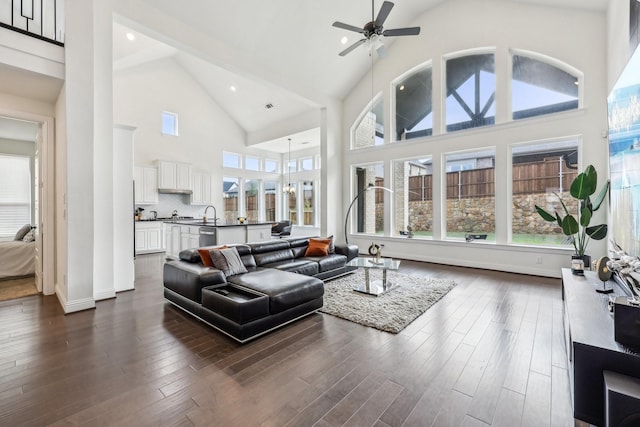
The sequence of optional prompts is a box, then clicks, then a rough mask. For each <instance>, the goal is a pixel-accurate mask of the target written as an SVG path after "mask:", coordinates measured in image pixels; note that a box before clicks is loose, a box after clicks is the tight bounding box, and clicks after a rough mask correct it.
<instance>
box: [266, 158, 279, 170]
mask: <svg viewBox="0 0 640 427" xmlns="http://www.w3.org/2000/svg"><path fill="white" fill-rule="evenodd" d="M264 171H265V172H269V173H278V161H277V160H271V159H265V161H264Z"/></svg>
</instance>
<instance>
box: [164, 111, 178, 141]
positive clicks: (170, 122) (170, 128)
mask: <svg viewBox="0 0 640 427" xmlns="http://www.w3.org/2000/svg"><path fill="white" fill-rule="evenodd" d="M162 134H163V135H170V136H178V115H177V114H176V113H170V112H169V111H163V112H162Z"/></svg>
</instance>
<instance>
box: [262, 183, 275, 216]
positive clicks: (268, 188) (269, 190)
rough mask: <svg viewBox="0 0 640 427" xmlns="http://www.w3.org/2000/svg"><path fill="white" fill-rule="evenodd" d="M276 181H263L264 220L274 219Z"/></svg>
mask: <svg viewBox="0 0 640 427" xmlns="http://www.w3.org/2000/svg"><path fill="white" fill-rule="evenodd" d="M277 188H278V182H277V181H265V182H264V219H265V221H275V220H276V191H277Z"/></svg>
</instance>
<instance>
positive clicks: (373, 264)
mask: <svg viewBox="0 0 640 427" xmlns="http://www.w3.org/2000/svg"><path fill="white" fill-rule="evenodd" d="M347 266H349V267H358V268H363V269H364V283H363V284H362V285H359V286H358V287H357V288H355V289H354V291H356V292H361V293H363V294H369V295H375V296H378V295H382V294H384V293H385V292H389V291H390V290H391V289H395V288H397V287H398V284H395V283H391V282H388V281H387V270H397V269H398V267H400V261H399V260H394V259H391V258H380V261H377V260H376V259H375V258H364V257H358V258H354V259H352V260H351V261H349V262H348V263H347ZM369 270H382V280H374V281H371V280H370V279H369Z"/></svg>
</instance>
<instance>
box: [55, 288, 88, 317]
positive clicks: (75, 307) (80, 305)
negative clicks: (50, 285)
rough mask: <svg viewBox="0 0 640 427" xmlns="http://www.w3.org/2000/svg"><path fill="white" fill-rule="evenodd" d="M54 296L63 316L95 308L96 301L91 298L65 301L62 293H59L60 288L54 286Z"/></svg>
mask: <svg viewBox="0 0 640 427" xmlns="http://www.w3.org/2000/svg"><path fill="white" fill-rule="evenodd" d="M56 296H57V297H58V301H59V302H60V305H61V306H62V309H63V310H64V314H69V313H75V312H77V311H84V310H89V309H92V308H96V301H95V299H93V298H83V299H80V300H75V301H71V302H69V301H67V298H66V297H65V295H64V293H63V292H61V291H60V287H59V286H56Z"/></svg>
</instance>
